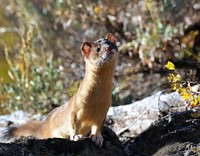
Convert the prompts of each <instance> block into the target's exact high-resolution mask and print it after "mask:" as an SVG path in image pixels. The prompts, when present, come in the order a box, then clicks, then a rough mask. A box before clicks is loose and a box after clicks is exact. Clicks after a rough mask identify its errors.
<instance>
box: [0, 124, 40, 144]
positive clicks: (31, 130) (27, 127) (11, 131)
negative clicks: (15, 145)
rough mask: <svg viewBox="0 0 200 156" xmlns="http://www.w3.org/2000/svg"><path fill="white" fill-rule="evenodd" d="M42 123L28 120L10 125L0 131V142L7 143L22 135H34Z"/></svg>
mask: <svg viewBox="0 0 200 156" xmlns="http://www.w3.org/2000/svg"><path fill="white" fill-rule="evenodd" d="M41 125H42V123H41V122H40V121H30V122H28V123H26V124H22V125H11V126H9V127H6V128H3V129H2V130H1V131H0V142H2V143H8V142H12V141H14V140H15V139H18V138H20V137H22V136H24V137H27V136H36V132H37V130H38V129H40V127H41Z"/></svg>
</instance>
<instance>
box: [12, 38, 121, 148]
mask: <svg viewBox="0 0 200 156" xmlns="http://www.w3.org/2000/svg"><path fill="white" fill-rule="evenodd" d="M106 39H107V40H108V41H109V44H111V43H112V44H113V45H112V46H113V47H114V49H113V47H112V46H109V47H107V48H103V46H105V45H106V46H107V43H104V41H102V43H101V44H98V43H100V41H99V42H94V43H90V42H85V43H83V45H82V47H81V51H82V55H83V57H84V60H85V62H86V69H85V77H84V79H83V81H82V83H81V85H80V87H79V89H78V92H77V93H76V94H75V95H74V96H73V97H72V98H71V99H70V100H69V102H68V103H66V104H64V105H62V106H60V107H58V108H56V109H54V110H53V111H52V112H51V113H50V114H49V115H48V116H47V118H46V120H45V121H44V122H43V123H42V124H41V123H39V122H36V121H34V122H29V123H27V124H25V125H22V126H19V127H17V128H14V129H13V130H12V132H11V133H10V136H11V137H15V138H18V137H19V136H28V135H33V136H35V137H37V138H54V137H57V138H70V139H71V140H77V138H78V139H81V138H82V137H86V136H88V134H89V132H90V137H91V138H92V140H93V141H94V142H95V143H96V144H97V145H99V146H102V142H103V138H102V136H101V133H100V132H101V127H102V124H103V121H104V118H105V116H106V113H107V111H108V109H109V107H110V104H111V92H112V79H113V73H114V68H115V63H116V60H117V55H118V54H117V48H116V45H115V44H116V40H115V37H114V36H113V35H112V34H108V35H107V36H106ZM107 40H105V41H107ZM97 47H101V50H100V51H98V52H97V50H96V48H97ZM104 53H105V54H106V57H103V54H104Z"/></svg>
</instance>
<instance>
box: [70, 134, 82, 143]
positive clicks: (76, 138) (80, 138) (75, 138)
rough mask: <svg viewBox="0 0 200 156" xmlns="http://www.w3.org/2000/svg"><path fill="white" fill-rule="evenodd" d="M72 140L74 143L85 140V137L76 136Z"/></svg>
mask: <svg viewBox="0 0 200 156" xmlns="http://www.w3.org/2000/svg"><path fill="white" fill-rule="evenodd" d="M72 140H73V141H78V140H83V135H82V134H77V135H74V136H73V139H72Z"/></svg>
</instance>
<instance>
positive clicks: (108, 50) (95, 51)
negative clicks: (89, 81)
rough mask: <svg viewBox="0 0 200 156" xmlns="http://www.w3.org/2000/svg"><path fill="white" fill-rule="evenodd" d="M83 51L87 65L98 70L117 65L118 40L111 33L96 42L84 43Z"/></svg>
mask: <svg viewBox="0 0 200 156" xmlns="http://www.w3.org/2000/svg"><path fill="white" fill-rule="evenodd" d="M81 51H82V55H83V58H84V60H85V62H86V64H87V65H89V66H91V67H94V68H96V69H100V68H102V67H105V66H107V65H111V64H115V62H116V60H117V56H118V49H117V46H116V39H115V36H114V35H112V34H111V33H109V34H107V35H106V37H105V38H102V39H99V40H97V41H95V42H84V43H83V44H82V46H81Z"/></svg>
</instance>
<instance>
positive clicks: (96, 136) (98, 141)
mask: <svg viewBox="0 0 200 156" xmlns="http://www.w3.org/2000/svg"><path fill="white" fill-rule="evenodd" d="M90 138H91V139H92V141H93V142H94V143H95V145H97V146H99V147H102V145H103V137H102V135H101V133H99V132H98V133H97V134H91V135H90Z"/></svg>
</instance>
